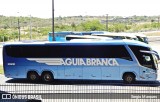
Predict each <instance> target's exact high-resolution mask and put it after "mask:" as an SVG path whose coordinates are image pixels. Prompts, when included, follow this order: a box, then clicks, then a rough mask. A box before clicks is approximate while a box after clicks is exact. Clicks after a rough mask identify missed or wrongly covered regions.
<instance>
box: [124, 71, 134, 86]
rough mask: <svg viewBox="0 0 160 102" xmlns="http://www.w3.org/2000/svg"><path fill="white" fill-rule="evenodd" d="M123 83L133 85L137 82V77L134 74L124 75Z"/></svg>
mask: <svg viewBox="0 0 160 102" xmlns="http://www.w3.org/2000/svg"><path fill="white" fill-rule="evenodd" d="M123 81H124V83H127V84H131V83H133V82H134V81H135V76H134V75H133V74H132V73H127V74H124V76H123Z"/></svg>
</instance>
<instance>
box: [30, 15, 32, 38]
mask: <svg viewBox="0 0 160 102" xmlns="http://www.w3.org/2000/svg"><path fill="white" fill-rule="evenodd" d="M31 18H32V16H31V15H30V39H32V21H31Z"/></svg>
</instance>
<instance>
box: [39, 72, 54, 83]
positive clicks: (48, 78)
mask: <svg viewBox="0 0 160 102" xmlns="http://www.w3.org/2000/svg"><path fill="white" fill-rule="evenodd" d="M53 79H54V78H53V74H52V73H51V72H44V73H43V74H42V80H43V81H44V82H52V81H53Z"/></svg>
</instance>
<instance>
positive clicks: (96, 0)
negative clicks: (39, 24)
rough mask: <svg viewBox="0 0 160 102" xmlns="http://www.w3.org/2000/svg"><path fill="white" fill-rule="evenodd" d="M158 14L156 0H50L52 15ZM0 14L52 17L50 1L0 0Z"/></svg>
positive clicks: (159, 3)
mask: <svg viewBox="0 0 160 102" xmlns="http://www.w3.org/2000/svg"><path fill="white" fill-rule="evenodd" d="M106 14H108V15H109V16H124V17H127V16H133V15H138V16H144V15H145V16H159V15H160V0H54V15H55V17H58V16H62V17H64V16H65V17H66V16H79V15H82V16H86V15H91V16H102V15H106ZM0 15H5V16H29V15H31V16H34V17H40V18H51V17H52V0H1V1H0Z"/></svg>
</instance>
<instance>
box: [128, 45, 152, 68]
mask: <svg viewBox="0 0 160 102" xmlns="http://www.w3.org/2000/svg"><path fill="white" fill-rule="evenodd" d="M129 47H130V49H131V50H132V51H133V53H134V54H135V56H136V58H137V59H138V61H139V63H140V64H141V65H142V66H145V67H148V68H155V65H154V61H153V57H152V55H151V54H149V53H144V52H140V50H144V51H150V48H147V47H141V46H129ZM146 56H147V57H149V58H150V61H147V60H146V59H145V57H146Z"/></svg>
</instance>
